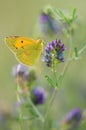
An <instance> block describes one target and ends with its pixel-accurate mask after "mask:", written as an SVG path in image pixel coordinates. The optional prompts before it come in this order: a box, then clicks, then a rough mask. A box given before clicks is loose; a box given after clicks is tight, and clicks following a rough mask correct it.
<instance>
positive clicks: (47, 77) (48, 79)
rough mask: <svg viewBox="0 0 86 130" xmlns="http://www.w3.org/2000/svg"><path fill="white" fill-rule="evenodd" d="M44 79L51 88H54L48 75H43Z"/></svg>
mask: <svg viewBox="0 0 86 130" xmlns="http://www.w3.org/2000/svg"><path fill="white" fill-rule="evenodd" d="M45 79H46V80H47V82H48V83H49V84H50V85H51V87H54V86H55V84H54V82H53V81H52V79H51V78H50V77H49V76H48V75H45Z"/></svg>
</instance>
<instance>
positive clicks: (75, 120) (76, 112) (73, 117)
mask: <svg viewBox="0 0 86 130" xmlns="http://www.w3.org/2000/svg"><path fill="white" fill-rule="evenodd" d="M81 119H82V110H81V109H79V108H74V109H72V110H71V111H70V112H69V113H68V114H67V115H66V117H65V119H64V120H63V124H64V125H67V126H68V128H69V129H68V130H72V129H73V128H76V127H78V125H79V123H80V121H81Z"/></svg>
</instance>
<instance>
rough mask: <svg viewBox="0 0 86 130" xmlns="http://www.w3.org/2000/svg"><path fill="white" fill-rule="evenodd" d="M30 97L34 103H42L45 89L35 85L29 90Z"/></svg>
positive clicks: (44, 97)
mask: <svg viewBox="0 0 86 130" xmlns="http://www.w3.org/2000/svg"><path fill="white" fill-rule="evenodd" d="M31 99H32V102H33V103H34V104H35V105H40V104H43V103H44V102H45V99H46V92H45V90H44V89H43V88H40V87H35V88H34V89H33V90H32V92H31Z"/></svg>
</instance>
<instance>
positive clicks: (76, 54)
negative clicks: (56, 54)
mask: <svg viewBox="0 0 86 130" xmlns="http://www.w3.org/2000/svg"><path fill="white" fill-rule="evenodd" d="M74 52H75V57H78V50H77V47H75V48H74Z"/></svg>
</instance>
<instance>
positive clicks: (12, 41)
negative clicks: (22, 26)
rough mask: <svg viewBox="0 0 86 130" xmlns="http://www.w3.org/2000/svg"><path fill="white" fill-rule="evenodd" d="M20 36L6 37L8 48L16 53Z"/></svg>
mask: <svg viewBox="0 0 86 130" xmlns="http://www.w3.org/2000/svg"><path fill="white" fill-rule="evenodd" d="M18 38H19V36H10V37H6V40H5V41H6V42H5V43H6V45H7V46H8V48H9V49H10V50H11V51H12V52H13V53H16V52H17V51H18V50H17V48H16V47H15V43H16V41H17V39H18Z"/></svg>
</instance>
